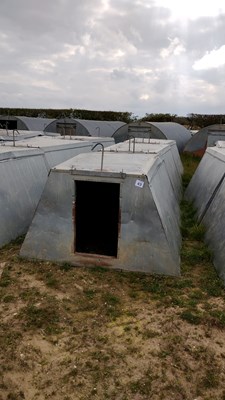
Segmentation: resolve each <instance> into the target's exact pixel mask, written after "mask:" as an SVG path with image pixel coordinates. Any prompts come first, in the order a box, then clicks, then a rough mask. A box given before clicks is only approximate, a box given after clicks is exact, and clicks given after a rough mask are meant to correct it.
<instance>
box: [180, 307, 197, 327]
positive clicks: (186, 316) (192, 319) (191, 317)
mask: <svg viewBox="0 0 225 400" xmlns="http://www.w3.org/2000/svg"><path fill="white" fill-rule="evenodd" d="M180 318H181V319H183V320H184V321H187V322H189V324H193V325H199V324H201V322H202V316H201V315H200V314H197V313H193V312H192V311H189V310H186V311H183V312H182V313H181V314H180Z"/></svg>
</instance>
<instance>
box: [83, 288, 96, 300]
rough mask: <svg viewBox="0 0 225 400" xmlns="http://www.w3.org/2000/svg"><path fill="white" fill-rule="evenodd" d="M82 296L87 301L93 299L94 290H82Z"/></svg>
mask: <svg viewBox="0 0 225 400" xmlns="http://www.w3.org/2000/svg"><path fill="white" fill-rule="evenodd" d="M84 294H85V296H86V297H87V298H88V299H93V298H94V296H95V294H96V292H95V290H92V289H87V290H84Z"/></svg>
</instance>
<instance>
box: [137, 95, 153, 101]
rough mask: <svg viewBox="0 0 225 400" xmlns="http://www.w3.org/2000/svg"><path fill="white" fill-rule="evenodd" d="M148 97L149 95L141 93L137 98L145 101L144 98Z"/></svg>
mask: <svg viewBox="0 0 225 400" xmlns="http://www.w3.org/2000/svg"><path fill="white" fill-rule="evenodd" d="M149 97H150V96H149V95H148V94H142V95H141V96H140V97H139V99H140V100H145V101H146V100H148V99H149Z"/></svg>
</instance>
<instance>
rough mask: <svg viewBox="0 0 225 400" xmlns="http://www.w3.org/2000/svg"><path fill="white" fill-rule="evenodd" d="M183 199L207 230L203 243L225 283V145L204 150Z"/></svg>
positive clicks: (220, 144) (221, 144)
mask: <svg viewBox="0 0 225 400" xmlns="http://www.w3.org/2000/svg"><path fill="white" fill-rule="evenodd" d="M185 197H186V198H187V199H188V200H190V201H192V202H193V204H194V206H195V207H196V210H197V217H198V222H199V223H201V222H202V223H203V224H204V226H205V227H206V235H205V240H206V242H207V244H208V245H209V247H210V249H211V250H212V252H213V262H214V266H215V268H216V270H217V272H218V275H219V276H220V277H221V279H222V280H223V282H224V283H225V202H224V198H225V142H220V141H219V142H218V143H217V145H216V146H214V147H208V148H207V150H206V152H205V154H204V156H203V158H202V160H201V162H200V164H199V166H198V168H197V170H196V172H195V174H194V175H193V177H192V179H191V181H190V183H189V185H188V187H187V190H186V192H185Z"/></svg>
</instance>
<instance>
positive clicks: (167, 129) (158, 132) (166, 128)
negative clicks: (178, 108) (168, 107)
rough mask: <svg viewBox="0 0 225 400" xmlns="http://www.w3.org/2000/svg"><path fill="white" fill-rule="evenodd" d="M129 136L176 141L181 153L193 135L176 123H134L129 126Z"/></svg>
mask: <svg viewBox="0 0 225 400" xmlns="http://www.w3.org/2000/svg"><path fill="white" fill-rule="evenodd" d="M128 135H129V136H130V135H131V136H134V137H145V138H153V139H168V140H175V142H176V144H177V148H178V150H179V152H182V151H183V149H184V146H185V144H186V143H187V141H188V140H189V139H190V137H191V133H190V132H189V131H188V130H187V129H186V128H185V127H184V126H183V125H180V124H177V123H175V122H133V123H131V124H129V126H128Z"/></svg>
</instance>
